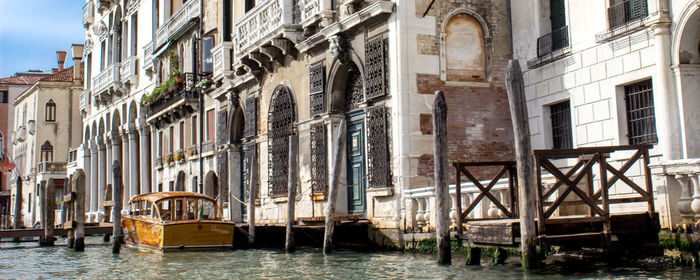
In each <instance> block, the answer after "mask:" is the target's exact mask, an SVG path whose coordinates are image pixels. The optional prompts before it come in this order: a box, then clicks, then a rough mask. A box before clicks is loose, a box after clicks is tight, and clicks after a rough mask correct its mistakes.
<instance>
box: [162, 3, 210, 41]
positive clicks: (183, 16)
mask: <svg viewBox="0 0 700 280" xmlns="http://www.w3.org/2000/svg"><path fill="white" fill-rule="evenodd" d="M200 8H201V7H200V5H199V1H188V2H187V3H185V5H184V6H182V7H181V8H180V9H179V10H178V11H177V12H175V14H173V15H172V16H171V17H170V19H168V21H167V22H165V24H163V25H162V26H161V27H160V28H158V31H157V32H156V42H155V49H156V50H157V49H159V48H161V47H162V46H163V45H164V44H165V43H166V42H168V41H170V40H174V39H177V38H178V37H179V36H180V35H182V34H183V33H184V32H185V31H186V30H187V29H189V28H190V27H192V26H194V20H195V19H198V18H199V11H200Z"/></svg>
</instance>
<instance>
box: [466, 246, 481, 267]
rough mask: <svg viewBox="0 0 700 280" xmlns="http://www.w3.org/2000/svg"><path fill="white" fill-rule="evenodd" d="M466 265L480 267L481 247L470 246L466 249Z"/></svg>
mask: <svg viewBox="0 0 700 280" xmlns="http://www.w3.org/2000/svg"><path fill="white" fill-rule="evenodd" d="M467 265H481V247H476V246H470V247H469V248H468V249H467Z"/></svg>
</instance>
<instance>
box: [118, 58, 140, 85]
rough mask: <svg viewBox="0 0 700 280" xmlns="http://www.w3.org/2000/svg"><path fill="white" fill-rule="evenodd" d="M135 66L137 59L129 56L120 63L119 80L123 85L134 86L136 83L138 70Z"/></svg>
mask: <svg viewBox="0 0 700 280" xmlns="http://www.w3.org/2000/svg"><path fill="white" fill-rule="evenodd" d="M137 64H138V58H137V57H136V56H130V57H128V58H127V59H125V60H124V61H122V66H121V77H120V78H121V80H122V82H123V83H124V84H125V85H126V84H130V85H134V84H135V83H136V79H137V78H138V69H139V68H138V65H137Z"/></svg>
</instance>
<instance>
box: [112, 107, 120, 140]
mask: <svg viewBox="0 0 700 280" xmlns="http://www.w3.org/2000/svg"><path fill="white" fill-rule="evenodd" d="M121 124H122V121H121V115H120V114H119V109H116V110H115V111H114V112H112V126H111V130H112V134H115V133H119V130H120V127H121Z"/></svg>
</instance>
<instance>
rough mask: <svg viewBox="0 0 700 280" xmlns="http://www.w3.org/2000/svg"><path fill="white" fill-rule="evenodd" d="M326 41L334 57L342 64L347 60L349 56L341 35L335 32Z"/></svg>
mask: <svg viewBox="0 0 700 280" xmlns="http://www.w3.org/2000/svg"><path fill="white" fill-rule="evenodd" d="M328 43H329V44H330V49H331V54H332V55H333V57H335V59H337V60H338V61H340V63H342V64H345V63H346V62H348V60H349V59H350V56H349V55H348V52H347V42H346V41H345V38H344V37H343V36H342V35H340V34H336V35H333V36H331V37H330V38H328Z"/></svg>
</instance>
